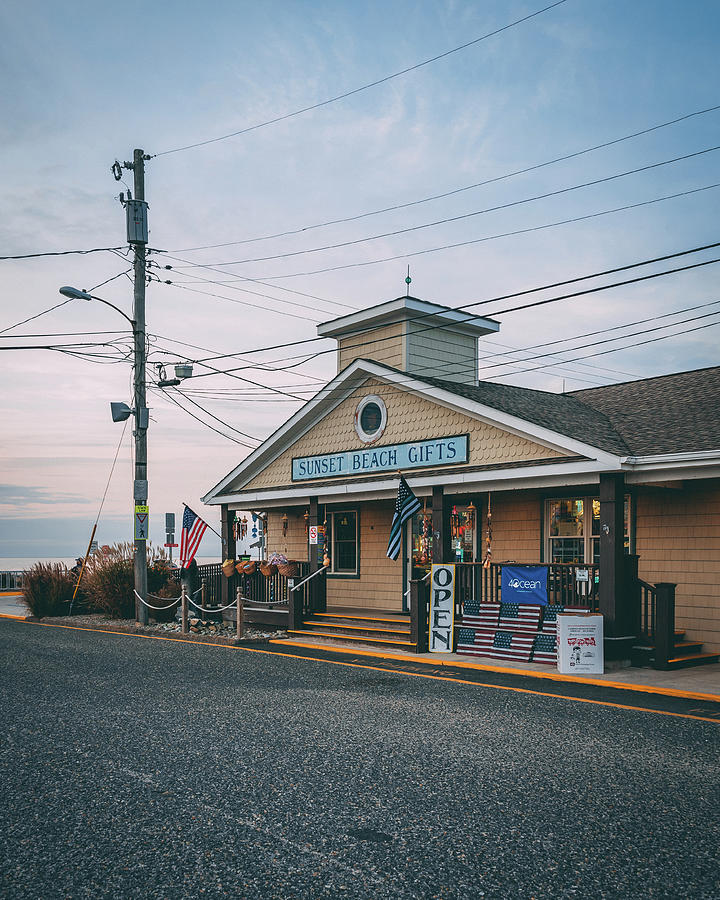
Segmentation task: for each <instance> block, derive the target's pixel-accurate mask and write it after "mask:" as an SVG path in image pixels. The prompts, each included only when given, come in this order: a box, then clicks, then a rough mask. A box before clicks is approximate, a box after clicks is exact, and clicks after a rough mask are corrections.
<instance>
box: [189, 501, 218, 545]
mask: <svg viewBox="0 0 720 900" xmlns="http://www.w3.org/2000/svg"><path fill="white" fill-rule="evenodd" d="M183 506H187V508H188V509H189V510H190V512H191V513H192V514H193V515H194V516H197V517H198V519H202V520H203V522H205V519H203V517H202V516H198V514H197V513H196V512H195V510H194V509H193V508H192V506H190V504H189V503H186V502H185V501H184V500H183ZM205 524H206V525H207V527H208V528H209V529H210V531H212V533H213V534H216V535H217V536H218V537H219V538H220V540H222V535H221V534H220V533H219V532H218V531H215V529H214V528H213V527H212V525H210V524H208V523H207V522H205Z"/></svg>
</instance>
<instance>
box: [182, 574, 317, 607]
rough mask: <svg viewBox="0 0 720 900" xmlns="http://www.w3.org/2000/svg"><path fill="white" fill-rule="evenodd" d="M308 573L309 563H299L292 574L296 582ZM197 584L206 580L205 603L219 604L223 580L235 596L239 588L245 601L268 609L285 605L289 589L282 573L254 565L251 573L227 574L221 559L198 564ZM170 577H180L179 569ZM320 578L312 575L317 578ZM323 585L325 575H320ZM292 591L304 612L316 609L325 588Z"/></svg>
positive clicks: (209, 604)
mask: <svg viewBox="0 0 720 900" xmlns="http://www.w3.org/2000/svg"><path fill="white" fill-rule="evenodd" d="M309 574H310V563H308V562H300V563H298V574H297V575H296V576H295V583H297V582H298V581H301V580H302V579H303V578H306V577H307V576H308V575H309ZM197 575H198V579H199V582H198V585H197V586H198V587H200V584H201V583H202V582H204V583H205V601H206V603H207V605H208V606H221V605H222V603H221V591H222V582H223V580H224V581H226V582H227V590H228V596H229V597H234V596H235V593H236V591H237V589H238V588H240V591H241V593H242V595H243V597H245V598H246V601H247V605H249V606H252V605H253V604H257V605H259V606H263V607H265V608H269V609H277V608H287V606H288V599H289V592H288V579H287V577H286V576H285V575H281V574H280V573H279V572H276V573H275V574H274V575H269V576H267V575H263V574H262V572H261V571H260V570H259V569H256V571H255V572H253V574H252V575H239V574H238V573H237V572H236V573H233V574H232V575H231V576H230V577H229V578H228V577H227V576H225V575H223V572H222V565H221V564H220V563H209V564H205V565H202V566H198V567H197ZM173 577H174V578H175V580H177V581H178V582H179V581H180V580H181V578H182V572H181V571H175V572H174V573H173ZM318 580H319V579H313V581H318ZM322 582H323V586H324V582H325V579H324V577H323V578H322ZM295 594H297V595H299V596H300V600H301V602H302V609H303V613H304V614H305V615H309V614H310V613H312V612H319V611H320V609H319V608H315V607H318V604H320V603H321V601H322V600H323V599H324V592H323V590H322V589H321V588H320V586H318V585H315V586H314V588H308V589H305V588H301V589H300V590H299V591H296V592H295Z"/></svg>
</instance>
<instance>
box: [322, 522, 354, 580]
mask: <svg viewBox="0 0 720 900" xmlns="http://www.w3.org/2000/svg"><path fill="white" fill-rule="evenodd" d="M343 514H345V515H348V514H349V515H353V516H354V517H355V569H354V570H350V569H340V570H338V569H336V568H335V565H336V556H335V553H336V548H337V541H336V540H335V517H336V516H341V515H343ZM327 523H328V527H329V529H330V540H329V544H330V568H329V569H328V570H327V573H326V574H327V576H328V578H360V510H359V508H358V507H356V506H343V507H340V508H338V509H329V510H327ZM347 543H349V541H348V542H347Z"/></svg>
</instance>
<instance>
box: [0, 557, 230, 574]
mask: <svg viewBox="0 0 720 900" xmlns="http://www.w3.org/2000/svg"><path fill="white" fill-rule="evenodd" d="M76 559H77V557H76V556H45V557H42V558H38V557H36V556H0V572H24V571H25V570H26V569H29V568H30V567H31V566H34V565H35V563H38V562H44V563H61V564H62V565H64V566H66V567H67V568H68V569H71V568H72V567H73V566H74V565H75V560H76ZM196 561H197V563H198V565H200V566H202V565H206V564H207V563H220V562H222V560H221V559H220V558H219V557H216V556H197V557H196ZM173 562H177V556H175V557H174V558H173Z"/></svg>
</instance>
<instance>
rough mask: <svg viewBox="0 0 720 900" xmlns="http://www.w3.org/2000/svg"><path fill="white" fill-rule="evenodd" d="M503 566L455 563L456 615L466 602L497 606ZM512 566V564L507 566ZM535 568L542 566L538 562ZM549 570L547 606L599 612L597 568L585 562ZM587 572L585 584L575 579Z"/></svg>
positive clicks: (501, 564) (563, 564)
mask: <svg viewBox="0 0 720 900" xmlns="http://www.w3.org/2000/svg"><path fill="white" fill-rule="evenodd" d="M503 565H504V564H503V563H491V564H490V566H488V567H487V568H486V567H485V566H484V565H483V564H482V563H457V564H456V567H455V577H456V579H457V581H456V591H455V614H456V616H462V614H463V610H464V608H465V603H466V602H467V601H470V606H476V605H477V604H478V603H500V602H501V600H502V597H501V590H500V581H501V569H502V566H503ZM508 565H513V563H508ZM537 565H543V564H542V563H537ZM547 569H548V585H547V587H548V603H552V604H553V605H557V606H567V607H573V606H579V607H583V606H587V607H589V608H590V609H591V610H592V611H596V610H597V609H598V576H599V570H600V567H599V566H598V565H590V564H584V563H550V564H548V565H547ZM578 569H582V570H585V571H587V577H588V580H587V581H578V580H577V570H578Z"/></svg>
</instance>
